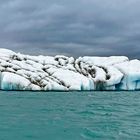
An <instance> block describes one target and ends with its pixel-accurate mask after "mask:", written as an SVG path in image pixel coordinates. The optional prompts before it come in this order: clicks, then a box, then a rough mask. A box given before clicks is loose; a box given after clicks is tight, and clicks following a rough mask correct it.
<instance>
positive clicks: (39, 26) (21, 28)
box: [0, 0, 140, 59]
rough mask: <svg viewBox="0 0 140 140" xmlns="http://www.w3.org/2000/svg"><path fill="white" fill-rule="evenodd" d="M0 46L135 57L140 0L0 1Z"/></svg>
mask: <svg viewBox="0 0 140 140" xmlns="http://www.w3.org/2000/svg"><path fill="white" fill-rule="evenodd" d="M0 47H1V48H8V49H11V50H13V51H16V52H18V51H20V52H22V53H28V54H43V55H56V54H64V55H68V56H74V57H78V56H84V55H92V56H95V55H99V56H109V55H127V56H129V57H130V58H139V59H140V0H0Z"/></svg>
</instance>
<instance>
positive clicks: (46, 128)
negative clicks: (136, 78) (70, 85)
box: [0, 91, 140, 140]
mask: <svg viewBox="0 0 140 140" xmlns="http://www.w3.org/2000/svg"><path fill="white" fill-rule="evenodd" d="M0 100H1V101H0V140H14V139H17V140H93V139H96V140H115V139H117V140H126V139H127V140H132V139H134V140H138V139H139V137H140V91H135V92H132V91H129V92H125V91H123V92H112V91H110V92H107V91H106V92H95V91H92V92H29V91H26V92H19V91H0Z"/></svg>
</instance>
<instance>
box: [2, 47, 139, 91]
mask: <svg viewBox="0 0 140 140" xmlns="http://www.w3.org/2000/svg"><path fill="white" fill-rule="evenodd" d="M0 89H1V90H33V91H51V90H56V91H73V90H77V91H83V90H85V91H91V90H99V91H106V90H116V91H117V90H140V61H139V60H137V59H135V60H129V58H128V57H126V56H110V57H95V56H84V57H79V58H77V59H76V58H73V57H67V56H63V55H57V56H54V57H53V56H42V55H39V56H31V55H24V54H21V53H16V52H13V51H11V50H8V49H2V48H1V49H0Z"/></svg>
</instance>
